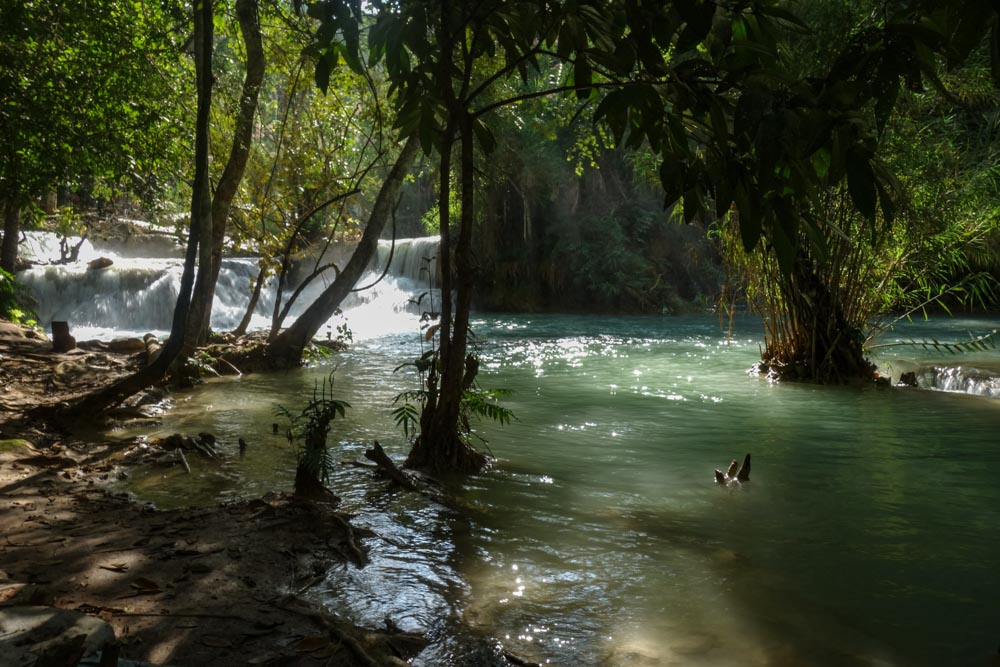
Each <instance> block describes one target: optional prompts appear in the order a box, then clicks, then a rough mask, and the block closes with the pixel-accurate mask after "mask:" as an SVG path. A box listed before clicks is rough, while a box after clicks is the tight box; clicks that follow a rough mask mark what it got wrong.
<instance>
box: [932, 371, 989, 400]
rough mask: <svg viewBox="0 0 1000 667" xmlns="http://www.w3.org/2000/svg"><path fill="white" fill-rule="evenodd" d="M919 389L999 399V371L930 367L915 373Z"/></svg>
mask: <svg viewBox="0 0 1000 667" xmlns="http://www.w3.org/2000/svg"><path fill="white" fill-rule="evenodd" d="M917 383H918V385H919V386H921V387H927V388H930V389H937V390H939V391H951V392H958V393H963V394H975V395H977V396H990V397H993V398H1000V369H989V368H976V367H972V366H930V367H924V368H923V369H921V370H920V371H919V372H918V373H917Z"/></svg>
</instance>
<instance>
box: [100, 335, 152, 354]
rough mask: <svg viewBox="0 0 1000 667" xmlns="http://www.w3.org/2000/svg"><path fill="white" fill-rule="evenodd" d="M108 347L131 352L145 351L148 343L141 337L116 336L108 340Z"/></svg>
mask: <svg viewBox="0 0 1000 667" xmlns="http://www.w3.org/2000/svg"><path fill="white" fill-rule="evenodd" d="M108 349H109V350H110V351H112V352H119V353H123V354H131V353H133V352H145V351H146V344H145V343H143V342H142V340H141V339H139V338H116V339H114V340H112V341H108Z"/></svg>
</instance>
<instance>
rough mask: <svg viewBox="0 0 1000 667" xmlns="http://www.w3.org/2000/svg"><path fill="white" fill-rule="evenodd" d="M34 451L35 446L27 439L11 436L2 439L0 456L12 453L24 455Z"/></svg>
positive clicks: (0, 441)
mask: <svg viewBox="0 0 1000 667" xmlns="http://www.w3.org/2000/svg"><path fill="white" fill-rule="evenodd" d="M32 451H34V446H32V444H31V443H30V442H28V441H27V440H23V439H21V438H11V439H9V440H0V456H3V455H4V454H12V455H14V456H24V455H25V454H26V453H29V452H32Z"/></svg>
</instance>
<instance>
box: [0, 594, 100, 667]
mask: <svg viewBox="0 0 1000 667" xmlns="http://www.w3.org/2000/svg"><path fill="white" fill-rule="evenodd" d="M0 637H2V640H0V651H2V652H3V654H4V655H3V660H4V663H3V664H5V665H6V664H9V665H18V666H20V665H24V666H25V667H27V666H28V665H35V664H36V663H37V664H47V665H48V664H52V665H55V664H67V665H75V664H77V662H79V661H80V659H81V658H82V657H84V656H87V655H91V654H94V653H97V652H98V651H100V650H102V649H103V648H104V647H106V646H110V645H112V644H113V643H114V641H115V633H114V630H112V629H111V626H110V625H108V624H107V623H106V622H104V621H102V620H100V619H98V618H94V617H93V616H88V615H87V614H83V613H80V612H78V611H70V610H68V609H57V608H55V607H41V606H14V607H6V608H2V609H0Z"/></svg>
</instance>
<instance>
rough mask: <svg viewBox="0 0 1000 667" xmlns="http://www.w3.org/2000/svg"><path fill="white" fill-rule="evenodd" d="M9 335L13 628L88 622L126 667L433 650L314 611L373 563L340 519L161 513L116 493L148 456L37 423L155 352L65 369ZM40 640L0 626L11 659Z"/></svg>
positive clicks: (5, 380) (2, 553) (0, 497)
mask: <svg viewBox="0 0 1000 667" xmlns="http://www.w3.org/2000/svg"><path fill="white" fill-rule="evenodd" d="M0 324H3V327H0V536H2V537H0V617H2V618H0V626H2V625H3V624H4V623H5V622H8V621H9V619H10V618H11V617H15V616H17V614H18V613H21V614H22V616H23V614H24V613H26V610H31V609H34V608H38V607H55V608H58V609H64V610H76V611H79V612H83V613H84V614H86V615H88V616H91V617H94V618H98V619H102V620H104V621H106V622H107V623H108V624H110V626H111V628H112V629H113V631H114V636H115V638H116V641H117V644H118V647H119V648H118V651H119V657H120V658H122V659H123V660H125V659H127V660H135V661H143V662H150V663H155V664H172V665H214V666H225V665H234V666H235V665H241V666H242V665H313V664H315V665H389V664H401V663H402V662H404V661H406V660H407V659H409V658H410V657H412V656H413V655H415V654H416V653H417V652H419V650H420V649H421V648H422V647H423V645H424V644H425V641H424V640H423V638H421V637H416V636H412V635H408V634H404V633H400V632H393V631H392V628H388V629H387V630H386V631H375V630H368V629H363V628H358V627H355V626H353V625H351V624H349V623H346V622H343V621H342V620H339V619H337V618H335V617H334V616H333V615H332V614H329V613H327V612H324V611H322V610H320V609H319V608H318V607H316V606H314V605H310V604H309V603H308V602H305V601H304V600H305V598H307V596H308V591H309V588H310V584H311V583H314V582H316V581H318V580H319V579H320V578H322V575H323V573H325V572H326V571H327V570H328V569H329V568H331V567H334V566H338V565H340V566H344V567H354V566H357V565H358V564H360V561H362V560H363V559H364V553H363V552H364V543H363V541H362V538H363V537H364V536H365V535H364V533H363V531H361V530H360V529H357V528H355V527H353V526H352V525H351V524H350V518H349V517H347V516H344V515H342V514H339V513H337V511H336V509H335V508H334V507H330V506H326V505H317V504H303V503H299V502H296V501H295V500H294V499H291V498H289V497H287V496H283V495H278V494H273V495H270V496H267V497H265V498H261V499H257V500H253V501H249V502H241V503H238V504H232V505H226V506H220V507H214V508H205V509H188V510H176V511H160V510H158V509H156V508H154V507H152V506H144V505H142V504H140V503H138V502H136V501H135V500H134V499H132V498H130V497H129V496H128V495H127V494H122V493H116V492H115V491H114V490H113V488H112V487H113V483H114V481H115V480H116V478H117V476H118V475H120V474H122V473H123V472H125V471H127V467H128V460H129V458H130V457H129V455H128V454H129V452H130V451H132V450H133V449H134V447H135V446H136V445H135V444H122V443H112V442H106V441H103V440H101V439H100V438H99V437H93V436H92V437H88V436H81V435H80V434H79V433H75V434H74V432H73V431H74V429H73V427H74V425H73V424H58V423H51V422H49V421H46V420H45V419H44V418H40V417H37V416H32V413H31V409H32V408H36V407H38V406H51V405H55V404H57V403H59V402H61V401H66V400H70V399H72V398H73V397H75V396H78V395H80V394H81V393H83V392H85V391H88V390H89V389H91V388H93V387H95V386H99V385H102V384H105V383H107V382H108V381H109V380H110V379H112V378H113V377H115V376H118V375H120V374H122V373H126V372H128V371H129V370H131V369H132V368H134V367H135V365H136V364H139V363H141V355H142V353H136V354H134V355H133V354H130V353H128V352H122V351H114V350H112V349H109V348H107V347H104V346H99V345H97V346H93V347H91V348H89V349H84V350H76V351H73V352H71V353H69V354H52V352H51V344H50V343H49V342H48V341H47V340H46V339H44V337H37V336H34V335H32V334H30V333H28V332H26V330H24V329H21V328H19V327H16V326H14V325H9V324H7V323H0ZM26 637H27V635H24V634H15V633H13V632H12V631H9V630H8V631H5V630H4V629H3V628H2V627H0V652H3V655H4V659H7V658H8V657H11V656H13V657H11V659H12V660H14V659H16V660H19V661H20V662H14V663H13V664H16V665H31V664H35V662H36V654H34V653H32V652H31V651H32V650H33V649H34V648H37V646H40V645H36V644H33V643H32V642H33V641H34V640H36V639H38V637H31V638H29V639H26ZM18 656H20V657H18ZM0 662H2V661H0ZM4 664H6V663H4ZM39 664H41V663H40V662H39ZM59 664H76V663H75V662H65V661H64V662H62V663H59ZM111 664H114V663H111Z"/></svg>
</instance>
